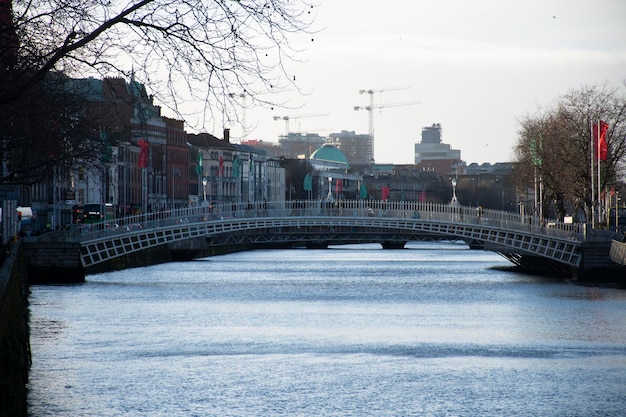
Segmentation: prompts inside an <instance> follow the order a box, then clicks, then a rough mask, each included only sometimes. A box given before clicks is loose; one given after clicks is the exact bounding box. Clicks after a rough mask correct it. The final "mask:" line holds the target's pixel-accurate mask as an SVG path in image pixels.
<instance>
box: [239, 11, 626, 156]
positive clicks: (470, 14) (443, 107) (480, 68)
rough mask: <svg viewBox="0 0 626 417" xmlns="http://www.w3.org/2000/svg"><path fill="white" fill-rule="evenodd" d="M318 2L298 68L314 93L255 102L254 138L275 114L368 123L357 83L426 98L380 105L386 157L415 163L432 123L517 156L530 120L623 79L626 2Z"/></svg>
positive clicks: (476, 151) (382, 99)
mask: <svg viewBox="0 0 626 417" xmlns="http://www.w3.org/2000/svg"><path fill="white" fill-rule="evenodd" d="M319 3H320V4H319V7H318V8H317V13H318V17H317V23H316V25H317V27H319V28H324V29H323V30H322V31H321V33H319V34H317V35H316V36H315V40H314V41H313V42H311V43H310V44H308V45H307V48H308V49H307V50H306V51H305V52H304V53H303V55H302V56H301V58H302V59H303V60H304V61H306V62H304V63H302V64H296V65H292V66H291V68H292V69H293V72H294V75H295V76H296V81H297V83H298V85H299V86H300V87H301V88H302V91H304V92H307V94H306V95H298V93H296V92H295V91H292V92H285V93H282V95H283V96H284V98H283V99H285V100H287V101H288V102H289V105H290V106H293V107H294V108H293V109H274V110H273V111H272V110H269V109H255V108H251V109H248V110H247V112H246V113H247V114H246V119H247V120H246V125H247V126H248V127H249V129H250V130H252V131H251V132H250V133H249V134H248V136H247V138H248V139H262V140H264V141H277V137H278V135H280V134H282V133H283V132H284V130H285V123H284V121H282V120H279V121H275V120H274V119H273V117H274V116H279V117H282V116H296V117H293V118H292V119H291V121H290V130H291V131H301V132H303V133H304V132H317V133H320V134H322V135H328V134H330V133H332V132H337V131H341V130H354V131H356V132H357V133H368V114H367V111H355V110H354V106H357V105H358V106H365V105H368V104H369V96H368V95H367V94H363V95H361V94H359V90H364V89H365V90H367V89H373V90H386V89H387V91H384V92H380V93H376V94H375V95H374V100H375V105H376V106H385V105H393V104H398V103H400V104H402V103H414V102H419V103H421V104H414V105H400V106H389V107H386V108H382V109H376V110H375V111H374V131H375V158H376V162H377V163H413V152H414V148H413V146H414V144H415V143H416V142H419V141H420V139H421V129H422V127H424V126H430V125H432V124H433V123H440V124H441V126H442V132H443V141H444V142H445V143H448V144H450V145H451V146H452V148H454V149H460V150H461V157H462V159H463V160H465V161H467V162H468V163H471V162H478V163H483V162H491V163H494V162H502V161H510V160H512V147H513V145H514V143H515V141H516V137H517V132H518V130H519V123H518V120H519V119H520V118H523V117H524V116H525V115H527V114H534V113H536V112H537V111H538V109H540V108H541V107H547V106H550V105H551V104H553V103H554V102H555V101H556V100H557V99H558V97H559V96H561V95H562V94H565V93H566V92H568V91H569V90H571V89H577V88H580V87H581V86H583V85H596V84H603V83H605V82H608V83H609V85H611V86H613V87H616V88H622V89H623V88H624V87H623V86H624V80H626V1H623V0H596V1H590V0H589V1H588V0H524V1H520V0H472V1H468V0H437V1H434V0H388V1H385V2H364V1H363V0H358V1H357V0H319ZM300 115H301V116H308V115H324V116H317V117H301V118H297V116H300ZM232 132H233V136H235V137H237V136H240V135H241V132H242V129H241V127H240V126H232Z"/></svg>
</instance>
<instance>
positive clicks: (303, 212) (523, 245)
mask: <svg viewBox="0 0 626 417" xmlns="http://www.w3.org/2000/svg"><path fill="white" fill-rule="evenodd" d="M612 238H615V237H614V236H612V235H610V234H607V232H606V231H598V230H588V229H587V228H586V225H585V224H566V223H562V222H558V221H544V222H539V219H538V218H536V217H533V216H528V215H526V216H524V215H520V214H516V213H511V212H502V211H496V210H483V209H481V208H477V207H466V206H460V205H450V204H434V203H418V202H387V201H371V200H340V201H334V202H329V201H319V200H317V201H315V200H305V201H302V200H299V201H287V202H284V203H283V204H280V205H279V206H277V205H269V206H268V204H267V203H264V202H259V203H253V204H230V203H229V204H228V205H211V206H208V205H207V206H201V207H194V208H184V209H179V210H173V211H162V212H159V213H150V214H145V215H140V216H133V217H126V218H120V219H115V220H111V221H107V222H103V223H98V224H91V225H82V226H80V227H74V228H72V229H71V230H70V231H69V232H52V233H48V234H46V235H43V236H41V237H39V238H38V239H37V242H44V241H47V242H57V243H58V244H61V243H65V244H71V243H75V244H77V245H78V246H79V257H80V263H81V265H82V267H83V268H90V267H92V266H94V265H97V264H100V263H103V262H107V261H110V260H112V259H115V258H118V257H124V256H129V255H131V254H136V253H138V252H141V251H145V250H148V249H150V248H154V247H158V246H163V245H177V247H178V248H183V249H184V248H185V247H186V245H187V247H188V248H189V249H192V248H195V249H203V248H204V249H206V248H208V247H217V246H230V247H237V246H241V247H246V248H258V247H264V246H265V247H278V246H280V247H297V246H306V247H326V246H328V245H333V244H345V243H371V242H378V243H381V244H382V245H383V247H384V248H400V247H403V246H404V244H405V243H406V242H408V241H412V240H423V239H437V240H446V239H447V240H462V241H464V242H466V243H467V244H468V245H470V247H473V248H482V249H484V250H489V251H493V252H497V253H499V254H501V255H502V256H504V257H506V258H507V259H509V260H510V261H511V262H512V263H513V264H515V265H518V266H520V267H522V268H524V269H527V270H531V271H537V272H542V273H552V272H553V273H565V274H567V273H572V274H573V275H575V276H577V275H580V272H582V271H596V270H597V269H598V268H600V269H603V268H605V267H610V268H614V267H615V266H616V264H613V263H611V261H610V260H609V255H608V253H609V250H610V244H611V239H612ZM30 239H34V238H30ZM604 252H606V254H605V253H604Z"/></svg>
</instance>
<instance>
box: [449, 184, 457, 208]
mask: <svg viewBox="0 0 626 417" xmlns="http://www.w3.org/2000/svg"><path fill="white" fill-rule="evenodd" d="M458 204H459V201H458V200H457V198H456V179H455V178H453V179H452V200H451V201H450V205H454V206H456V205H458Z"/></svg>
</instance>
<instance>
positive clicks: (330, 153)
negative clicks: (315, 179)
mask: <svg viewBox="0 0 626 417" xmlns="http://www.w3.org/2000/svg"><path fill="white" fill-rule="evenodd" d="M310 158H311V159H312V160H316V161H318V162H334V163H336V164H345V165H349V162H348V158H346V156H345V155H344V154H343V152H341V151H340V150H339V149H337V148H335V147H334V146H331V145H324V146H322V147H321V148H317V149H316V150H315V151H314V152H313V153H312V154H311V157H310Z"/></svg>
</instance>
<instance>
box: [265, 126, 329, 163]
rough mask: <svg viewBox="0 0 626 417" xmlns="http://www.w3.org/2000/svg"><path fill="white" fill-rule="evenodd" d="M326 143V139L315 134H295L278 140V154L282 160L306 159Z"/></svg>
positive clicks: (291, 133) (290, 133)
mask: <svg viewBox="0 0 626 417" xmlns="http://www.w3.org/2000/svg"><path fill="white" fill-rule="evenodd" d="M325 143H326V138H325V137H324V136H320V135H319V134H317V133H295V132H289V133H288V134H285V135H281V136H279V138H278V149H277V152H278V154H277V155H276V156H282V157H284V158H288V159H289V158H293V159H306V158H308V157H309V156H310V155H311V153H312V152H313V151H315V150H316V149H317V148H319V147H320V146H322V145H324V144H325Z"/></svg>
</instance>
